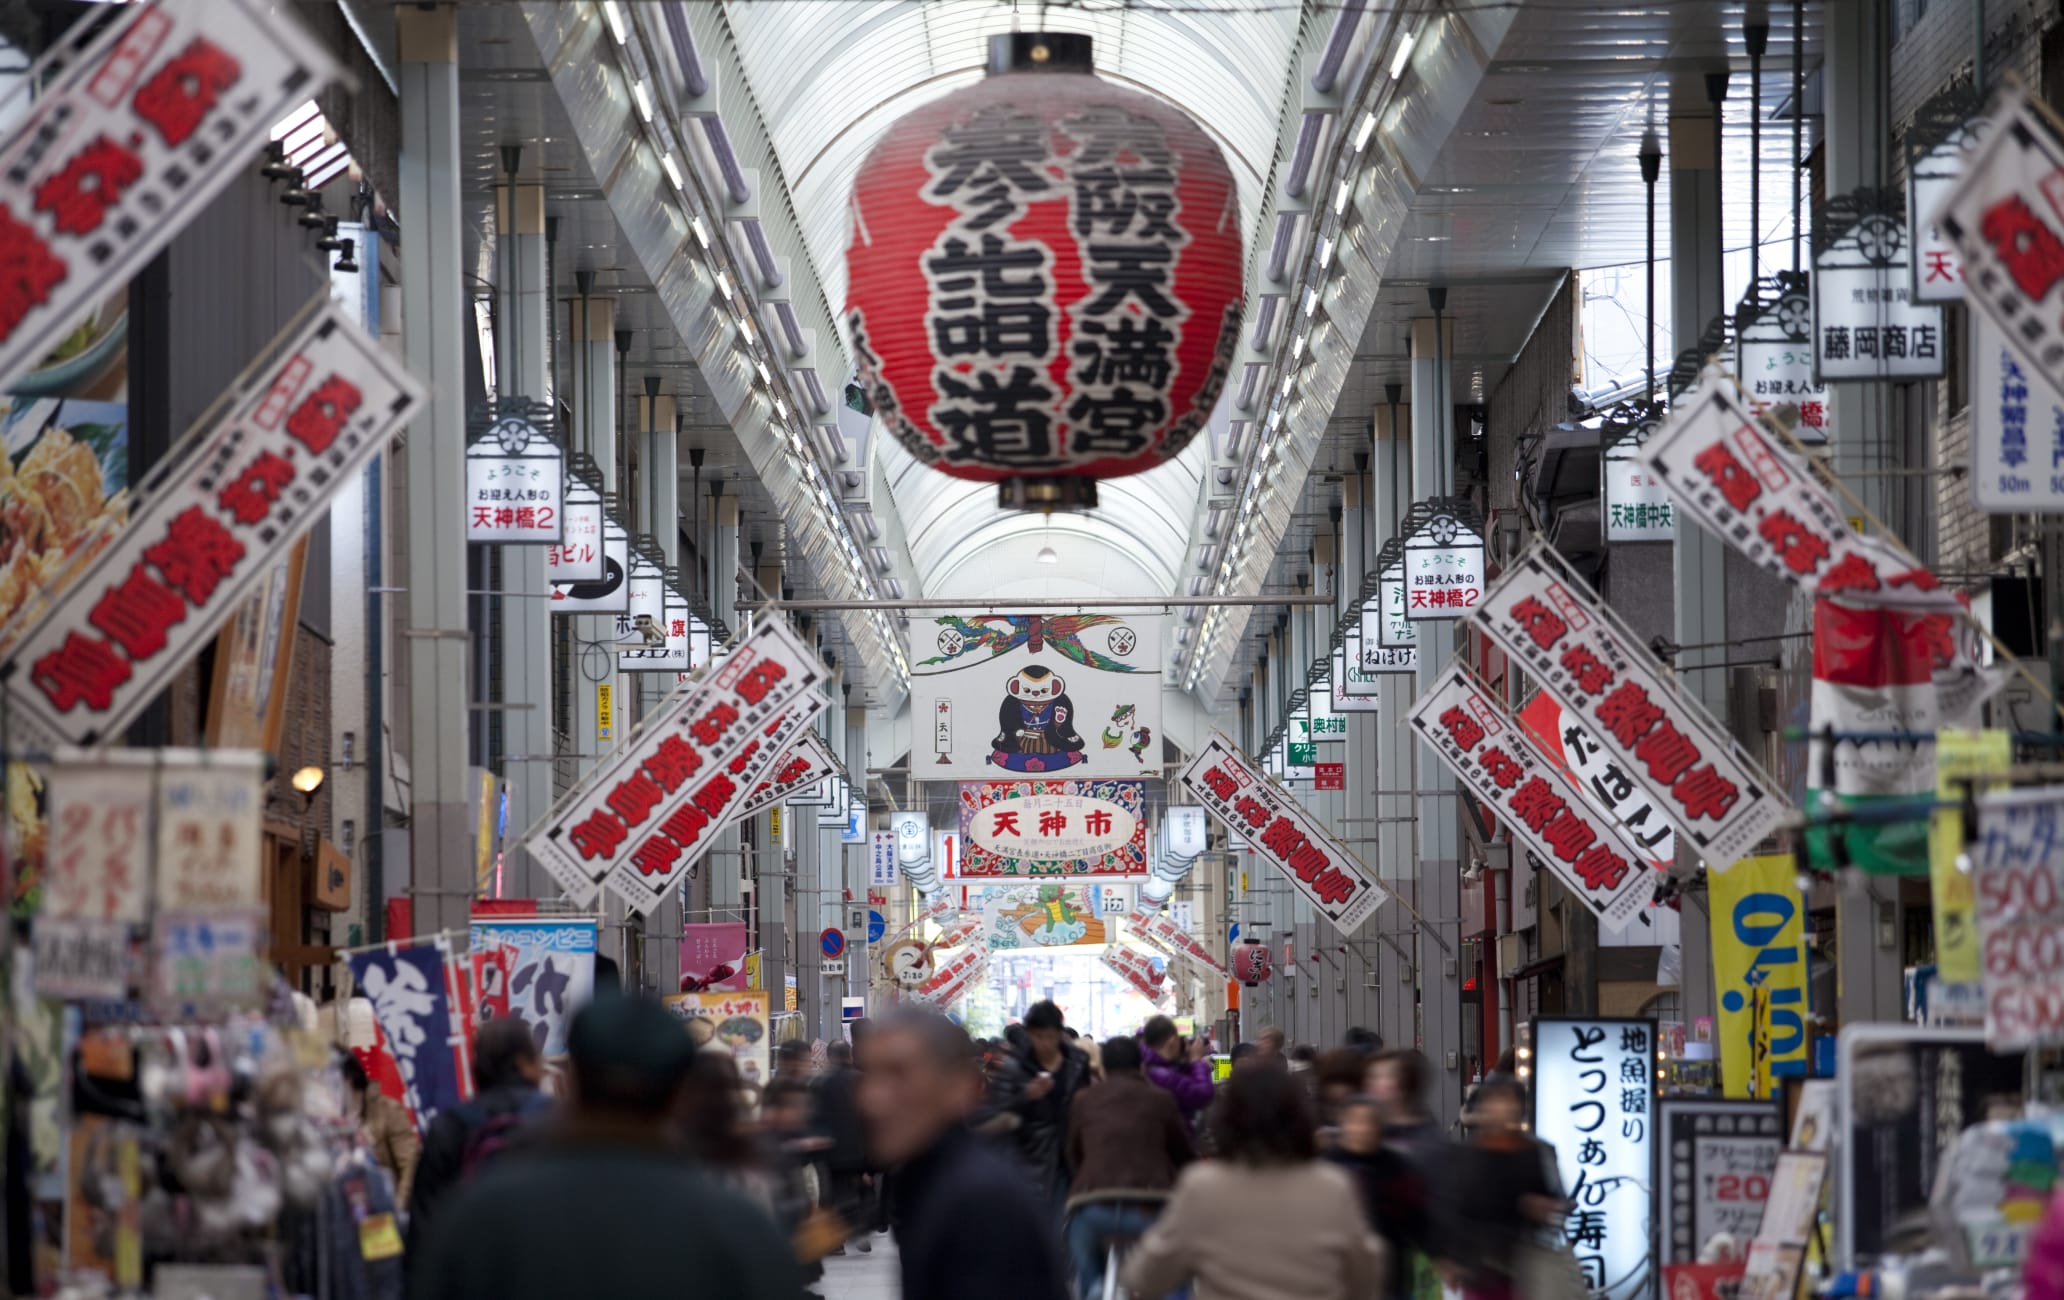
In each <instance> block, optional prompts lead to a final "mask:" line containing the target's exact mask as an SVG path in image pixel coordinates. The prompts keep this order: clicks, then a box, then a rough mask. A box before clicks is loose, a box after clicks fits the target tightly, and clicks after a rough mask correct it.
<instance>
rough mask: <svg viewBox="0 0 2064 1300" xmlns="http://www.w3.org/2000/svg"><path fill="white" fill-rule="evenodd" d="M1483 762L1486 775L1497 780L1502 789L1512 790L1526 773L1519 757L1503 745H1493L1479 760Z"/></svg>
mask: <svg viewBox="0 0 2064 1300" xmlns="http://www.w3.org/2000/svg"><path fill="white" fill-rule="evenodd" d="M1477 761H1478V762H1480V763H1482V764H1483V770H1484V775H1485V776H1488V777H1490V778H1491V780H1493V781H1495V782H1496V783H1497V785H1498V788H1499V789H1500V790H1510V789H1511V788H1512V787H1513V786H1515V785H1518V784H1519V779H1520V778H1521V777H1523V776H1525V775H1526V769H1525V768H1524V767H1522V766H1520V762H1519V760H1518V759H1516V758H1514V757H1513V756H1512V755H1510V754H1508V753H1506V752H1505V748H1504V746H1502V745H1493V746H1491V747H1490V748H1489V749H1487V750H1485V751H1484V752H1483V755H1482V757H1481V758H1479V759H1478V760H1477Z"/></svg>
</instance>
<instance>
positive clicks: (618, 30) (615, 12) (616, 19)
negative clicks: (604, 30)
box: [602, 0, 630, 45]
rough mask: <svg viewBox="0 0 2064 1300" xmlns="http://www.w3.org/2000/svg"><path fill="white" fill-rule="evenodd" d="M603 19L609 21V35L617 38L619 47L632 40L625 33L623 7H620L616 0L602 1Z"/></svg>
mask: <svg viewBox="0 0 2064 1300" xmlns="http://www.w3.org/2000/svg"><path fill="white" fill-rule="evenodd" d="M602 17H604V18H605V19H607V20H608V22H609V34H610V35H611V36H614V37H615V38H616V43H617V44H618V45H622V44H623V43H624V42H625V41H627V40H629V39H630V37H629V36H627V35H626V34H625V33H624V23H623V6H621V5H619V4H618V3H617V2H616V0H602Z"/></svg>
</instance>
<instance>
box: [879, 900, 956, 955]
mask: <svg viewBox="0 0 2064 1300" xmlns="http://www.w3.org/2000/svg"><path fill="white" fill-rule="evenodd" d="M958 897H959V899H960V901H959V902H954V901H953V899H952V897H951V896H949V895H947V894H944V893H941V894H939V895H938V896H936V897H935V898H933V899H932V901H931V903H930V904H928V905H927V906H926V907H925V909H924V910H923V911H922V912H919V913H918V914H917V915H916V916H913V917H911V918H910V921H909V923H908V924H906V925H905V926H904V927H903V928H902V929H900V930H898V931H896V933H894V934H892V935H890V936H889V938H888V943H891V944H893V943H897V942H899V941H901V940H903V939H907V938H909V937H910V933H911V931H913V930H915V929H917V927H918V926H920V925H923V924H924V923H925V922H926V921H937V922H938V923H939V924H941V925H945V924H946V923H947V922H946V918H947V917H949V916H955V915H958V914H959V913H960V912H962V911H965V910H966V908H967V889H966V887H964V886H963V887H962V888H961V890H960V891H959V894H958ZM884 946H886V945H884Z"/></svg>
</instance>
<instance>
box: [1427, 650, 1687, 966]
mask: <svg viewBox="0 0 2064 1300" xmlns="http://www.w3.org/2000/svg"><path fill="white" fill-rule="evenodd" d="M1412 726H1413V727H1414V729H1416V730H1417V731H1418V732H1419V735H1420V738H1421V739H1423V740H1424V741H1425V742H1426V743H1427V744H1429V745H1431V746H1433V748H1434V751H1435V752H1436V753H1438V754H1439V755H1440V757H1441V761H1442V762H1444V763H1446V764H1447V765H1448V766H1449V767H1450V768H1452V769H1454V772H1455V775H1457V776H1459V777H1461V778H1462V780H1463V781H1464V782H1465V783H1466V784H1467V785H1468V786H1469V788H1470V789H1472V790H1474V791H1475V792H1476V795H1477V797H1478V798H1479V799H1481V800H1483V801H1484V803H1485V804H1486V805H1488V806H1489V807H1490V809H1491V810H1492V811H1493V812H1495V813H1497V814H1498V816H1499V818H1500V819H1502V820H1503V821H1504V822H1505V825H1506V826H1507V827H1508V828H1509V829H1510V830H1511V832H1512V835H1513V837H1514V838H1515V839H1517V840H1519V841H1520V842H1521V843H1522V844H1523V845H1525V846H1526V847H1527V848H1529V849H1531V850H1533V853H1534V856H1536V857H1538V858H1540V859H1541V860H1542V861H1543V862H1546V863H1547V864H1548V866H1549V868H1550V869H1551V870H1553V871H1554V872H1555V874H1556V876H1557V878H1559V879H1560V880H1561V881H1562V883H1563V884H1564V885H1565V886H1566V887H1567V888H1568V889H1569V890H1570V891H1571V892H1572V893H1574V894H1576V895H1577V897H1579V898H1581V899H1583V900H1584V905H1585V906H1587V907H1589V908H1590V909H1591V910H1592V911H1594V912H1596V913H1597V914H1598V917H1599V920H1600V921H1601V922H1602V923H1603V924H1604V925H1605V926H1606V927H1607V928H1608V929H1612V930H1621V929H1625V928H1626V927H1627V926H1628V925H1629V924H1631V923H1632V922H1633V921H1634V920H1635V918H1636V917H1637V916H1638V915H1639V914H1640V912H1641V910H1642V909H1643V908H1645V907H1647V906H1648V905H1649V903H1650V901H1651V900H1652V899H1653V898H1654V896H1655V881H1656V879H1657V878H1658V877H1657V873H1656V872H1655V870H1654V869H1653V868H1651V867H1650V866H1649V865H1648V858H1647V855H1646V854H1645V853H1643V852H1642V850H1641V847H1640V846H1639V845H1638V844H1637V843H1635V842H1634V841H1633V840H1632V839H1631V838H1630V837H1629V836H1628V835H1627V832H1626V831H1625V830H1624V829H1623V828H1622V827H1620V826H1619V825H1618V824H1617V823H1616V822H1614V821H1613V820H1612V819H1611V818H1610V817H1608V816H1606V815H1604V814H1602V813H1600V812H1598V811H1597V810H1595V809H1594V808H1592V807H1591V804H1590V800H1589V799H1588V798H1587V797H1586V796H1585V794H1584V792H1583V791H1581V790H1579V789H1578V788H1577V787H1576V785H1575V784H1574V783H1572V782H1571V780H1570V777H1569V773H1567V772H1566V771H1564V770H1563V769H1562V767H1561V766H1560V765H1558V764H1555V763H1551V762H1549V761H1548V760H1547V759H1546V758H1544V757H1542V755H1541V752H1540V751H1539V750H1538V749H1537V748H1536V747H1535V745H1534V742H1533V740H1532V738H1531V737H1529V736H1528V735H1527V732H1526V729H1525V728H1524V727H1521V726H1520V725H1519V722H1518V721H1517V720H1516V719H1515V718H1513V716H1512V715H1511V714H1510V713H1507V712H1506V711H1505V706H1504V705H1503V704H1501V703H1499V702H1498V701H1497V699H1496V697H1494V696H1493V695H1492V694H1491V693H1490V692H1489V691H1486V690H1484V689H1483V687H1481V686H1480V685H1478V684H1477V682H1476V681H1475V680H1474V679H1473V678H1471V677H1470V676H1469V675H1468V674H1467V673H1465V672H1463V671H1461V670H1460V669H1453V668H1451V669H1449V670H1448V671H1447V672H1445V673H1443V674H1442V675H1441V676H1440V678H1438V679H1437V680H1436V681H1435V682H1434V684H1433V686H1432V687H1431V688H1430V689H1429V690H1428V691H1427V692H1426V694H1425V695H1424V696H1422V697H1420V699H1419V702H1418V703H1417V704H1415V705H1413V707H1412Z"/></svg>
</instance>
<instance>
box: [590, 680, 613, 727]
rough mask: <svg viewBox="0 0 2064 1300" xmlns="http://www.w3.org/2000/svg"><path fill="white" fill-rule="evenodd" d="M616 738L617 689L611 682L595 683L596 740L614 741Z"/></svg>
mask: <svg viewBox="0 0 2064 1300" xmlns="http://www.w3.org/2000/svg"><path fill="white" fill-rule="evenodd" d="M615 737H616V687H615V685H614V684H613V683H610V682H596V683H595V739H597V740H613V739H615Z"/></svg>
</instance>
